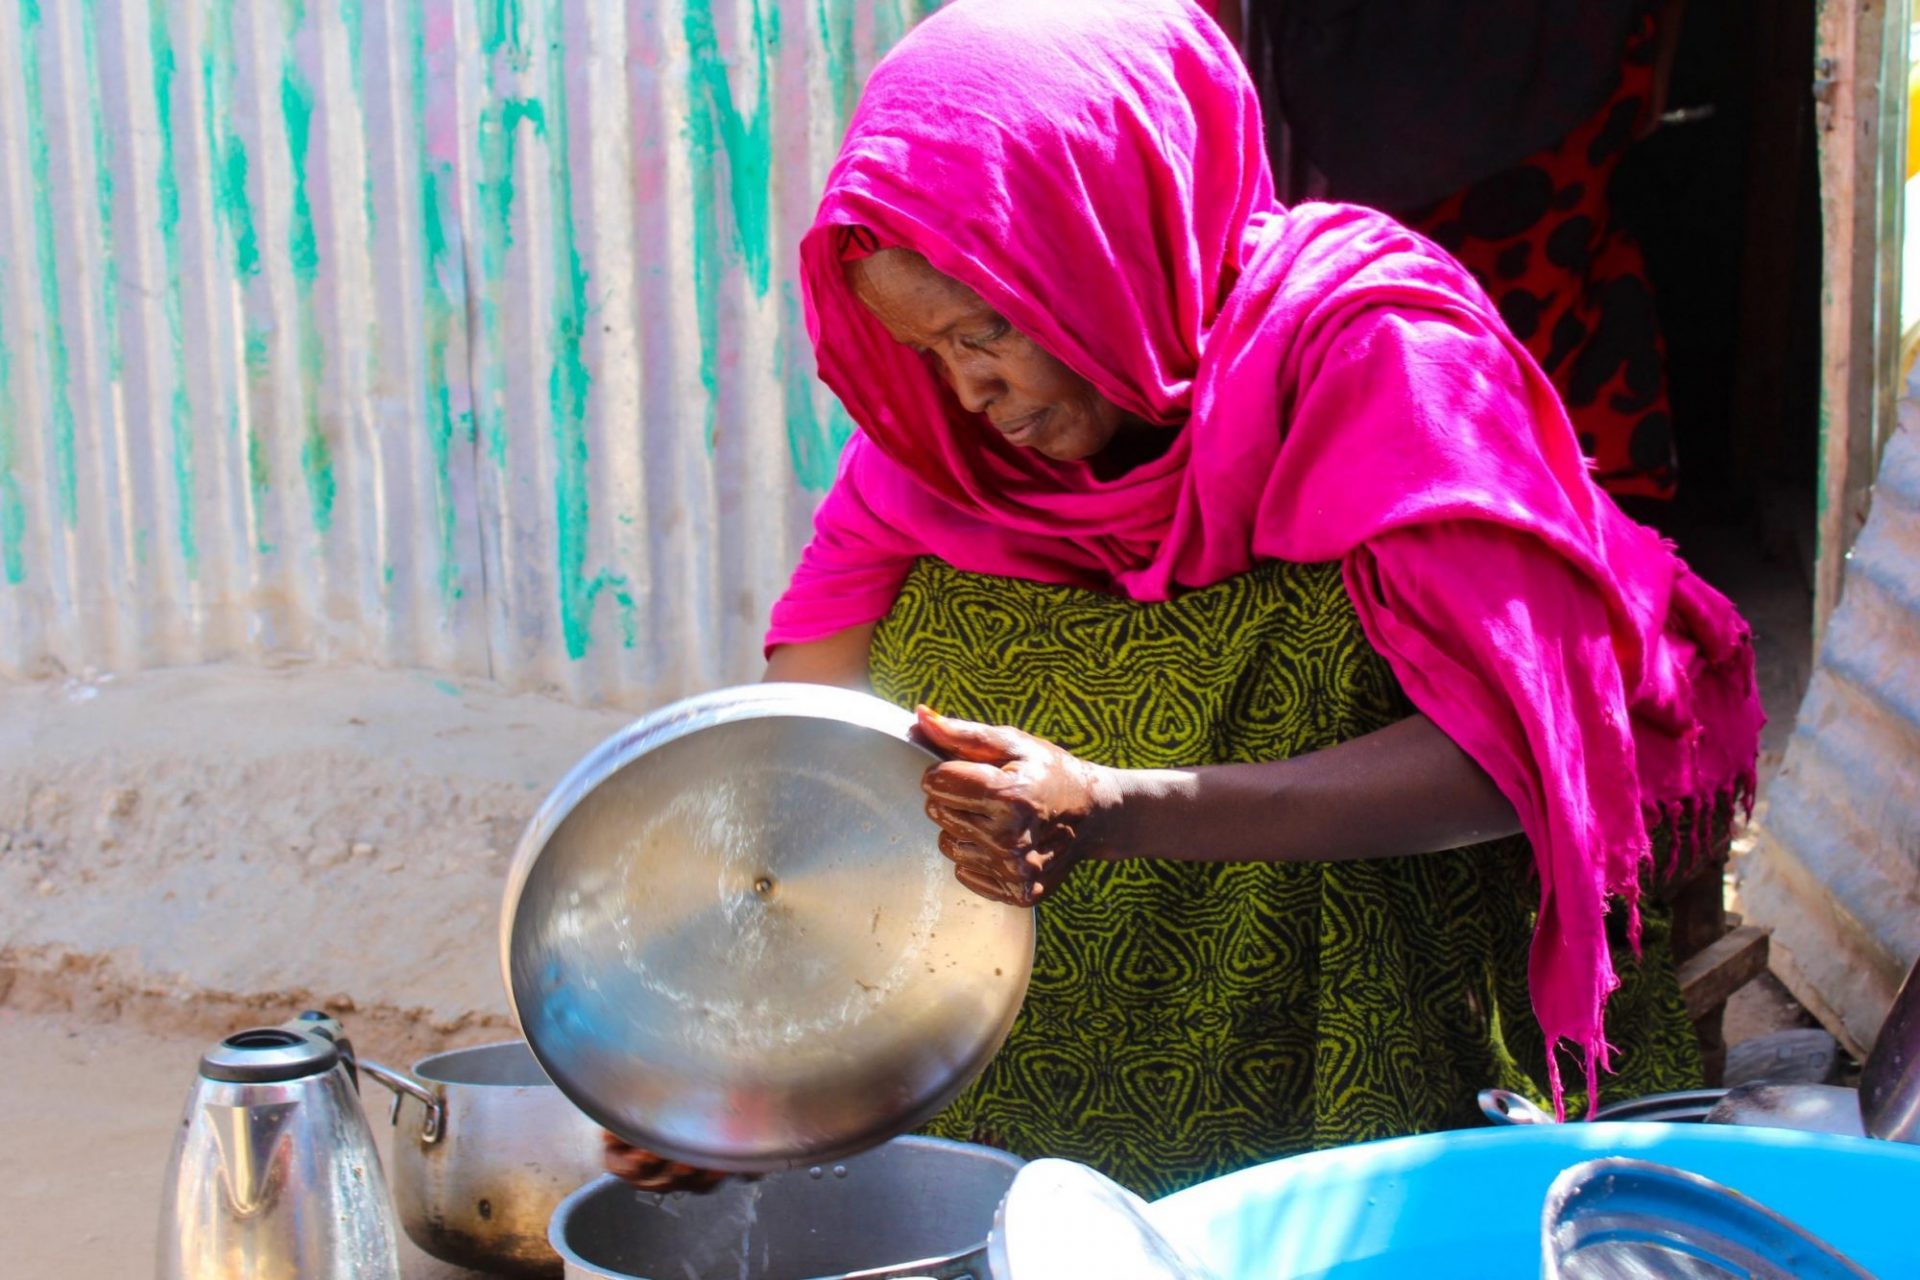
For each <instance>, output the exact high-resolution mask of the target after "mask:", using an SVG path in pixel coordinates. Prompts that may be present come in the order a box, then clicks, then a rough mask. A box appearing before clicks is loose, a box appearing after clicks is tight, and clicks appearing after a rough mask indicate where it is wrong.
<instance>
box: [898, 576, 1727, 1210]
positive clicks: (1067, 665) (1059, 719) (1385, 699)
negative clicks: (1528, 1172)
mask: <svg viewBox="0 0 1920 1280" xmlns="http://www.w3.org/2000/svg"><path fill="white" fill-rule="evenodd" d="M871 670H872V677H873V682H874V687H875V688H876V689H877V690H878V691H879V693H880V694H881V696H883V697H886V698H888V699H891V700H892V701H894V702H897V703H900V704H901V705H905V706H911V705H913V704H914V703H916V702H925V703H927V704H928V705H930V706H933V707H935V708H936V709H938V710H940V711H942V712H944V713H945V714H948V715H953V716H960V717H964V718H967V719H973V720H981V721H986V722H989V723H995V724H1010V725H1014V726H1017V727H1019V728H1021V729H1024V730H1026V731H1028V732H1030V733H1033V734H1036V735H1038V736H1040V737H1043V738H1046V739H1049V740H1051V741H1053V742H1056V743H1058V744H1060V745H1061V746H1062V747H1065V748H1066V749H1068V750H1070V751H1073V752H1075V753H1076V754H1079V755H1081V756H1083V757H1084V758H1086V759H1089V760H1094V761H1098V762H1100V763H1103V764H1109V765H1115V766H1120V767H1125V768H1147V769H1150V768H1169V767H1178V766H1191V765H1201V764H1216V763H1227V762H1234V761H1263V760H1277V759H1282V758H1284V757H1287V756H1292V755H1296V754H1300V753H1303V752H1308V751H1315V750H1318V749H1320V748H1323V747H1328V746H1332V745H1334V744H1335V743H1339V742H1343V741H1345V740H1347V739H1349V738H1353V737H1357V736H1359V735H1361V734H1364V733H1368V732H1370V731H1372V730H1374V729H1378V728H1380V727H1382V726H1384V725H1387V724H1390V723H1392V722H1393V721H1395V720H1398V719H1401V718H1403V717H1405V716H1406V715H1408V714H1410V713H1411V710H1412V708H1411V706H1410V704H1409V703H1408V702H1407V700H1406V698H1405V696H1404V695H1403V694H1402V693H1401V691H1400V688H1399V685H1398V684H1397V682H1396V681H1395V680H1394V678H1393V675H1392V673H1391V672H1390V671H1389V670H1388V667H1387V664H1386V663H1385V661H1384V660H1382V659H1381V658H1380V657H1379V655H1378V654H1376V653H1375V652H1374V651H1373V649H1372V647H1371V646H1370V645H1369V644H1368V643H1367V641H1366V639H1365V636H1364V635H1363V633H1362V631H1361V629H1360V625H1359V622H1358V619H1357V618H1356V617H1355V615H1354V611H1353V607H1352V604H1351V602H1350V601H1349V600H1348V598H1347V595H1346V591H1345V588H1344V586H1343V585H1342V582H1341V577H1340V571H1339V567H1338V566H1337V565H1331V564H1325V565H1294V564H1283V563H1268V564H1264V565H1262V566H1260V567H1258V568H1256V569H1255V570H1253V571H1252V572H1250V573H1247V574H1245V575H1242V576H1241V577H1238V578H1234V579H1231V580H1229V581H1227V582H1223V583H1220V584H1218V585H1216V586H1213V587H1209V588H1207V589H1205V590H1202V591H1196V592H1192V593H1190V594H1188V595H1185V596H1182V597H1181V598H1179V599H1178V600H1175V601H1172V602H1169V603H1165V604H1144V605H1143V604H1136V603H1133V602H1130V601H1126V600H1122V599H1118V598H1115V597H1111V596H1106V595H1101V594H1099V593H1095V592H1090V591H1085V590H1080V589H1076V588H1070V587H1057V586H1046V585H1041V584H1036V583H1030V582H1021V581H1015V580H1012V579H1005V578H989V577H981V576H976V575H970V574H965V573H962V572H960V571H958V570H955V569H953V568H951V567H949V566H947V565H945V564H943V563H941V562H939V561H935V560H923V561H921V562H920V563H919V564H918V566H917V567H916V568H915V569H914V571H913V573H912V574H911V576H910V577H909V579H908V581H907V583H906V586H905V587H904V588H903V589H902V591H901V593H900V597H899V599H898V601H897V602H896V603H895V605H894V608H893V610H892V612H891V613H890V614H889V615H888V616H887V618H886V619H885V621H883V622H882V623H881V625H880V627H879V629H878V631H877V632H876V633H875V635H874V640H873V650H872V659H871ZM1274 840H1275V843H1276V845H1281V846H1284V843H1285V840H1286V834H1285V832H1282V831H1276V832H1275V833H1274ZM1537 893H1538V889H1537V883H1536V881H1535V880H1534V878H1533V871H1532V855H1531V852H1530V850H1529V848H1528V846H1527V844H1526V842H1525V841H1524V840H1519V839H1510V840H1502V841H1498V842H1495V843H1492V844H1486V845H1479V846H1475V847H1473V848H1468V849H1460V850H1456V851H1454V852H1451V853H1444V854H1432V855H1425V856H1418V857H1382V858H1379V859H1375V860H1367V861H1357V862H1344V863H1283V862H1276V863H1241V864H1213V863H1199V862H1174V861H1159V860H1139V861H1130V862H1120V863H1087V864H1083V865H1082V866H1081V867H1080V869H1079V870H1077V871H1076V872H1075V873H1074V874H1073V875H1072V876H1071V877H1070V878H1069V879H1068V880H1067V882H1066V883H1065V884H1064V885H1063V886H1062V887H1061V889H1060V890H1059V891H1058V893H1057V894H1056V895H1055V896H1050V897H1049V898H1048V899H1047V901H1046V903H1045V904H1044V905H1043V906H1042V907H1040V908H1039V911H1038V919H1039V948H1038V955H1037V956H1036V959H1035V966H1034V973H1033V979H1032V985H1031V987H1030V989H1029V991H1028V995H1027V1000H1026V1004H1025V1006H1024V1008H1023V1009H1022V1010H1021V1013H1020V1017H1019V1019H1018V1021H1017V1022H1016V1023H1015V1025H1014V1028H1013V1032H1012V1035H1011V1036H1010V1037H1009V1039H1008V1041H1007V1044H1006V1046H1005V1047H1004V1048H1003V1049H1002V1050H1001V1051H1000V1053H999V1055H998V1056H997V1057H996V1058H995V1059H994V1060H993V1062H992V1063H991V1064H990V1065H989V1066H988V1068H987V1070H986V1072H985V1073H984V1074H983V1075H982V1076H981V1078H980V1079H979V1080H978V1081H977V1082H975V1084H974V1085H973V1086H972V1087H971V1088H970V1089H969V1090H968V1091H967V1092H966V1093H965V1094H963V1095H962V1096H961V1097H960V1098H959V1100H957V1101H956V1102H955V1103H954V1104H953V1105H952V1106H951V1107H950V1108H948V1109H947V1110H946V1111H945V1112H943V1113H942V1114H941V1115H939V1116H938V1117H936V1118H935V1119H934V1120H933V1122H932V1123H931V1124H930V1125H929V1126H928V1129H927V1131H928V1132H930V1133H934V1134H938V1135H940V1136H943V1137H949V1138H957V1139H961V1140H964V1141H974V1142H987V1143H991V1144H994V1145H997V1146H1002V1147H1005V1148H1007V1149H1009V1150H1012V1151H1014V1152H1016V1153H1018V1154H1020V1155H1022V1156H1026V1157H1028V1158H1033V1157H1038V1156H1043V1155H1052V1156H1064V1157H1066V1158H1069V1159H1073V1160H1078V1161H1081V1162H1083V1163H1085V1164H1088V1165H1091V1166H1093V1167H1094V1168H1096V1169H1099V1170H1102V1171H1103V1172H1105V1173H1106V1174H1107V1175H1108V1176H1110V1177H1113V1178H1115V1179H1116V1180H1118V1181H1120V1182H1122V1183H1124V1184H1126V1185H1128V1186H1130V1187H1132V1188H1134V1189H1135V1190H1137V1191H1139V1192H1141V1193H1143V1194H1146V1195H1149V1196H1158V1195H1164V1194H1166V1193H1168V1192H1171V1191H1174V1190H1176V1189H1178V1188H1180V1187H1184V1186H1187V1185H1190V1184H1192V1183H1194V1182H1198V1181H1202V1180H1204V1179H1207V1178H1211V1177H1215V1176H1217V1175H1219V1174H1223V1173H1227V1172H1229V1171H1231V1170H1234V1169H1239V1168H1243V1167H1245V1166H1247V1165H1251V1164H1256V1163H1259V1162H1262V1161H1265V1160H1271V1159H1275V1158H1278V1157H1280V1156H1284V1155H1291V1154H1293V1153H1296V1152H1300V1151H1306V1150H1310V1149H1313V1148H1317V1147H1326V1146H1334V1145H1338V1144H1342V1143H1349V1142H1360V1141H1364V1140H1367V1139H1371V1138H1383V1137H1388V1136H1392V1135H1396V1134H1406V1133H1418V1132H1423V1131H1427V1130H1433V1129H1444V1128H1454V1127H1461V1126H1467V1125H1473V1124H1477V1123H1480V1122H1481V1121H1480V1116H1479V1111H1478V1107H1477V1105H1476V1103H1475V1098H1474V1095H1475V1093H1476V1092H1477V1091H1478V1090H1480V1089H1482V1088H1486V1087H1488V1086H1490V1085H1499V1086H1503V1087H1505V1088H1508V1089H1513V1090H1517V1091H1519V1092H1521V1093H1524V1094H1527V1095H1530V1096H1532V1097H1534V1098H1536V1099H1541V1098H1543V1097H1544V1082H1545V1078H1546V1074H1545V1056H1544V1049H1543V1047H1542V1043H1541V1035H1540V1029H1539V1025H1538V1024H1537V1023H1536V1022H1535V1021H1534V1018H1533V1015H1532V1012H1531V1009H1530V1006H1529V1003H1528V998H1527V946H1528V942H1529V939H1530V938H1531V936H1532V929H1533V916H1534V909H1535V900H1536V896H1537ZM1624 915H1625V913H1624V912H1621V911H1616V912H1614V913H1612V915H1611V916H1610V917H1609V924H1610V926H1611V927H1614V928H1616V929H1619V928H1620V926H1621V924H1622V921H1623V918H1624ZM1645 917H1646V919H1645V935H1644V939H1643V953H1642V959H1641V960H1640V961H1638V962H1636V961H1634V960H1633V958H1632V956H1631V954H1630V953H1629V952H1628V950H1627V948H1626V947H1625V946H1624V944H1623V943H1621V942H1620V941H1619V940H1616V945H1615V964H1616V966H1617V967H1618V968H1619V970H1620V972H1621V975H1622V986H1621V988H1620V990H1619V991H1617V992H1616V993H1615V994H1614V997H1613V999H1612V1002H1611V1004H1610V1006H1609V1012H1608V1020H1607V1031H1608V1039H1609V1041H1610V1042H1611V1043H1612V1044H1613V1045H1614V1046H1615V1048H1616V1050H1617V1053H1616V1055H1615V1066H1616V1067H1617V1068H1618V1070H1617V1073H1616V1074H1614V1075H1612V1076H1609V1077H1608V1078H1607V1079H1606V1081H1605V1090H1606V1096H1607V1097H1609V1098H1612V1097H1622V1098H1624V1097H1634V1096H1638V1095H1640V1094H1644V1093H1652V1092H1657V1091H1660V1090H1665V1089H1681V1088H1690V1087H1696V1086H1697V1085H1698V1084H1699V1082H1700V1059H1699V1052H1698V1048H1697V1046H1696V1044H1695V1041H1694V1036H1693V1032H1692V1028H1691V1027H1690V1025H1689V1024H1688V1022H1687V1019H1686V1014H1685V1010H1684V1008H1683V1006H1682V1004H1681V1001H1680V993H1679V988H1678V984H1677V983H1676V981H1675V979H1674V974H1673V966H1672V963H1671V961H1670V959H1669V955H1668V951H1667V945H1666V944H1667V932H1668V922H1667V920H1666V919H1665V918H1664V917H1663V916H1662V915H1661V914H1660V913H1659V912H1658V910H1657V909H1655V908H1652V907H1651V906H1650V907H1649V908H1648V909H1647V911H1646V912H1645ZM1563 1063H1565V1064H1566V1069H1567V1080H1568V1082H1569V1084H1577V1083H1578V1082H1579V1081H1580V1080H1581V1078H1582V1077H1581V1075H1580V1072H1579V1069H1578V1067H1577V1065H1575V1064H1574V1063H1573V1062H1572V1061H1571V1059H1570V1058H1566V1057H1563ZM1568 1104H1569V1107H1570V1108H1571V1107H1575V1106H1580V1105H1584V1104H1583V1102H1582V1100H1581V1099H1579V1098H1577V1097H1573V1096H1570V1097H1569V1099H1568Z"/></svg>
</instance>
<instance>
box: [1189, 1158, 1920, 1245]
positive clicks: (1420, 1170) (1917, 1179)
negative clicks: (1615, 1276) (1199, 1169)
mask: <svg viewBox="0 0 1920 1280" xmlns="http://www.w3.org/2000/svg"><path fill="white" fill-rule="evenodd" d="M1607 1155H1627V1156H1634V1157H1637V1158H1639V1159H1642V1160H1652V1161H1656V1162H1658V1163H1660V1164H1665V1165H1671V1166H1673V1167H1675V1168H1679V1169H1685V1170H1688V1171H1690V1172H1692V1173H1697V1174H1700V1175H1701V1176H1703V1177H1707V1178H1711V1179H1713V1180H1714V1181H1715V1182H1719V1183H1721V1184H1723V1185H1725V1186H1728V1187H1732V1188H1733V1189H1734V1190H1736V1191H1740V1192H1743V1193H1744V1194H1746V1195H1748V1196H1751V1197H1752V1198H1753V1199H1755V1200H1757V1201H1759V1202H1760V1203H1761V1204H1763V1205H1766V1206H1767V1207H1768V1208H1770V1209H1772V1210H1773V1211H1774V1212H1776V1213H1779V1214H1782V1215H1784V1216H1785V1217H1787V1218H1789V1219H1791V1220H1792V1221H1794V1222H1796V1223H1798V1224H1799V1225H1800V1226H1801V1227H1803V1228H1805V1229H1806V1230H1808V1231H1811V1232H1812V1233H1813V1234H1815V1235H1817V1236H1819V1237H1821V1238H1822V1239H1824V1240H1826V1241H1827V1242H1828V1243H1829V1244H1831V1245H1833V1247H1834V1248H1836V1249H1838V1250H1840V1251H1841V1252H1842V1253H1844V1254H1846V1255H1847V1256H1848V1257H1850V1258H1852V1259H1853V1260H1854V1261H1855V1262H1857V1263H1858V1264H1860V1265H1861V1266H1862V1267H1865V1268H1866V1269H1867V1270H1868V1271H1871V1272H1872V1273H1873V1274H1874V1275H1875V1276H1877V1277H1879V1280H1907V1278H1912V1280H1920V1227H1917V1226H1916V1221H1915V1220H1916V1218H1917V1217H1920V1147H1915V1146H1904V1145H1901V1144H1897V1143H1889V1142H1873V1141H1869V1140H1866V1139H1861V1138H1836V1137H1829V1136H1827V1135H1824V1134H1811V1133H1793V1132H1789V1131H1787V1130H1784V1129H1750V1128H1735V1127H1731V1126H1720V1125H1699V1124H1629V1123H1619V1124H1596V1125H1585V1124H1572V1125H1551V1126H1538V1127H1535V1126H1521V1127H1514V1128H1495V1129H1473V1130H1464V1131H1460V1132H1455V1133H1431V1134H1423V1135H1421V1136H1419V1137H1414V1138H1395V1139H1393V1140H1391V1141H1387V1142H1370V1143H1363V1144H1361V1145H1359V1146H1353V1147H1340V1148H1336V1149H1334V1150H1331V1151H1316V1152H1313V1153H1312V1154H1309V1155H1303V1156H1295V1157H1293V1158H1292V1159H1289V1160H1277V1161H1275V1162H1274V1163H1272V1164H1267V1165H1261V1166H1259V1167H1257V1168H1253V1169H1247V1170H1244V1171H1242V1172H1240V1173H1235V1174H1229V1175H1228V1176H1226V1177H1224V1178H1216V1179H1215V1180H1214V1181H1212V1182H1208V1183H1204V1184H1202V1185H1200V1186H1197V1187H1192V1188H1190V1189H1188V1190H1186V1191H1182V1192H1179V1193H1178V1194H1176V1195H1172V1196H1168V1197H1167V1198H1166V1199H1164V1200H1161V1201H1158V1202H1157V1203H1156V1204H1155V1205H1154V1206H1153V1212H1154V1215H1155V1217H1157V1218H1158V1219H1159V1220H1160V1222H1161V1223H1162V1225H1163V1227H1164V1228H1165V1229H1166V1230H1167V1232H1168V1234H1170V1235H1172V1236H1173V1237H1174V1238H1175V1239H1177V1240H1179V1241H1180V1242H1181V1243H1183V1244H1185V1245H1187V1246H1188V1247H1189V1248H1191V1249H1192V1250H1193V1251H1194V1252H1195V1253H1196V1254H1197V1255H1199V1256H1200V1257H1201V1258H1202V1259H1204V1260H1205V1261H1206V1262H1207V1263H1209V1264H1210V1265H1211V1266H1213V1267H1214V1268H1215V1269H1216V1270H1217V1271H1218V1272H1219V1274H1220V1277H1221V1280H1308V1278H1309V1277H1315V1276H1328V1277H1337V1280H1373V1278H1374V1277H1388V1276H1392V1277H1402V1276H1420V1277H1426V1278H1429V1280H1444V1278H1445V1277H1456V1276H1457V1277H1476V1278H1477V1277H1515V1278H1516V1280H1518V1278H1521V1277H1526V1278H1529V1280H1530V1278H1531V1277H1535V1276H1538V1275H1539V1274H1540V1207H1541V1205H1542V1203H1543V1202H1544V1201H1545V1200H1546V1196H1547V1188H1548V1186H1549V1185H1550V1184H1551V1183H1552V1182H1553V1179H1554V1177H1555V1176H1556V1175H1558V1174H1559V1173H1560V1171H1561V1170H1563V1169H1565V1168H1567V1167H1568V1166H1570V1165H1574V1164H1578V1163H1580V1162H1581V1161H1583V1160H1591V1159H1595V1158H1597V1157H1599V1156H1607Z"/></svg>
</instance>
